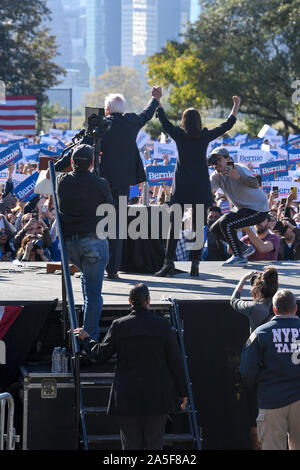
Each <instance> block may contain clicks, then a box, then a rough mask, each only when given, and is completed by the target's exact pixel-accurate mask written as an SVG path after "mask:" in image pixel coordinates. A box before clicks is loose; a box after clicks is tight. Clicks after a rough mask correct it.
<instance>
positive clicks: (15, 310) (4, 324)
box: [0, 305, 23, 340]
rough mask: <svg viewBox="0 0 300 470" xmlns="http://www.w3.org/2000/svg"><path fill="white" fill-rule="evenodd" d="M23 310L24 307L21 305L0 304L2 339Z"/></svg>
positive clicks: (0, 334) (0, 336)
mask: <svg viewBox="0 0 300 470" xmlns="http://www.w3.org/2000/svg"><path fill="white" fill-rule="evenodd" d="M22 310H23V307H22V306H19V305H7V306H0V340H1V339H2V338H3V337H4V336H5V335H6V333H7V332H8V330H9V328H10V327H11V325H12V324H13V323H14V322H15V320H16V319H17V318H18V316H19V315H20V313H21V312H22Z"/></svg>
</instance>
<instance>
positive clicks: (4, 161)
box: [0, 144, 23, 171]
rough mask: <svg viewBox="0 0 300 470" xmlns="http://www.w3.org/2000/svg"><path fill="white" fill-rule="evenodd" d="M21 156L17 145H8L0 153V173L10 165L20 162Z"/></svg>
mask: <svg viewBox="0 0 300 470" xmlns="http://www.w3.org/2000/svg"><path fill="white" fill-rule="evenodd" d="M22 158H23V154H22V150H21V148H20V145H19V144H13V145H10V146H9V147H8V148H7V149H5V150H2V152H0V171H2V170H4V169H5V168H7V165H9V164H10V163H17V162H18V161H19V160H22Z"/></svg>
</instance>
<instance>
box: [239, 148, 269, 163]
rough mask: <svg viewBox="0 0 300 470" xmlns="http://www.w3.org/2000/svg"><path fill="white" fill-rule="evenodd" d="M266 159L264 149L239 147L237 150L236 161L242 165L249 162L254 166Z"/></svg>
mask: <svg viewBox="0 0 300 470" xmlns="http://www.w3.org/2000/svg"><path fill="white" fill-rule="evenodd" d="M265 161H266V152H265V151H264V150H253V149H246V148H240V149H239V151H238V162H239V163H241V164H242V165H248V164H249V163H251V164H252V165H254V166H257V165H261V164H262V163H265Z"/></svg>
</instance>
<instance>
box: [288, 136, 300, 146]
mask: <svg viewBox="0 0 300 470" xmlns="http://www.w3.org/2000/svg"><path fill="white" fill-rule="evenodd" d="M288 143H289V144H290V145H295V144H300V134H290V135H289V138H288Z"/></svg>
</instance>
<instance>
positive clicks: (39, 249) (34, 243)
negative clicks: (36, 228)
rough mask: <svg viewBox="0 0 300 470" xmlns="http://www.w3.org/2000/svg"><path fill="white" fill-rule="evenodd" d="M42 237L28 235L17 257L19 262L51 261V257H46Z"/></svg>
mask: <svg viewBox="0 0 300 470" xmlns="http://www.w3.org/2000/svg"><path fill="white" fill-rule="evenodd" d="M46 253H48V251H46V250H45V249H44V246H43V239H42V236H41V235H36V234H28V235H26V236H25V237H24V238H23V240H22V243H21V248H20V249H19V251H18V254H17V257H18V260H19V261H50V256H46Z"/></svg>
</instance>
